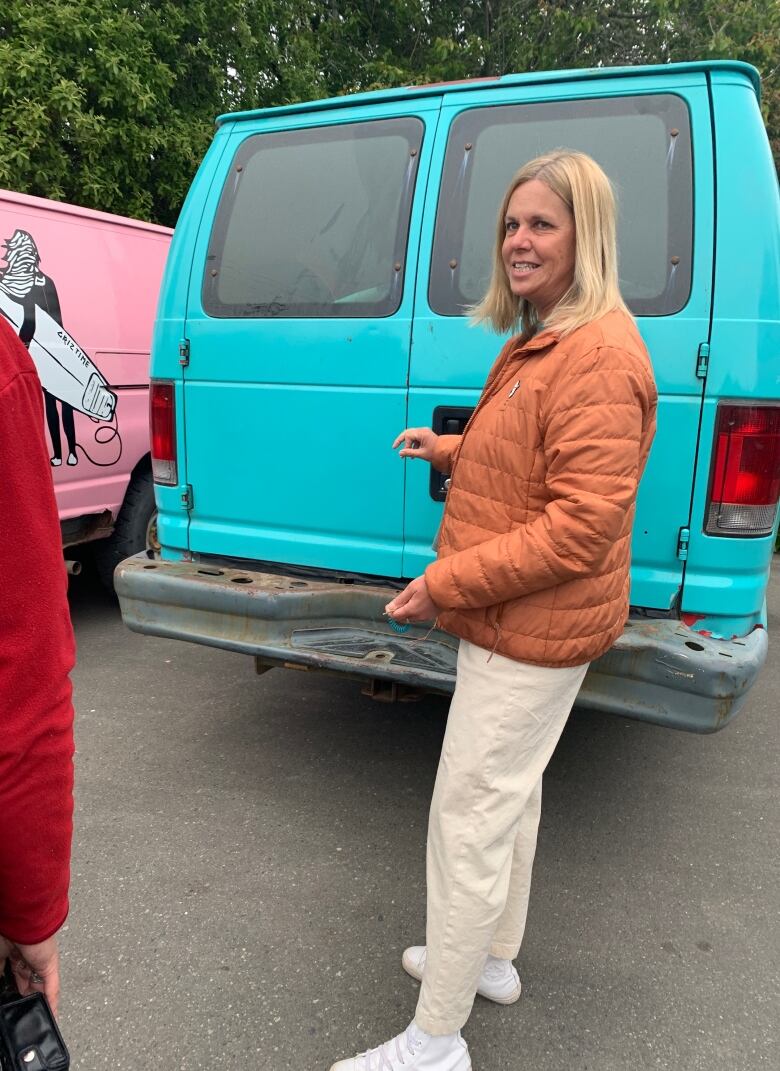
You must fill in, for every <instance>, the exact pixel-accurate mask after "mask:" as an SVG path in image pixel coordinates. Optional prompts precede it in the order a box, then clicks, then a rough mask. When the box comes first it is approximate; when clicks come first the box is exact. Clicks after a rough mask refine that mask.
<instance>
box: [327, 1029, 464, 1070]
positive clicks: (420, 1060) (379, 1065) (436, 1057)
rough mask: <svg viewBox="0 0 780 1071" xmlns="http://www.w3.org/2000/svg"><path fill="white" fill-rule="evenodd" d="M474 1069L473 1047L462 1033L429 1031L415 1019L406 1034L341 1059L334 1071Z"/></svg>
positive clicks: (334, 1066) (332, 1068)
mask: <svg viewBox="0 0 780 1071" xmlns="http://www.w3.org/2000/svg"><path fill="white" fill-rule="evenodd" d="M401 1068H404V1069H407V1068H408V1069H409V1071H471V1058H470V1057H469V1047H468V1045H467V1044H466V1042H465V1041H464V1040H463V1038H462V1037H461V1036H460V1031H458V1032H457V1033H456V1034H446V1035H444V1037H436V1036H434V1035H433V1034H426V1033H425V1031H424V1030H421V1029H420V1028H419V1026H417V1024H416V1023H415V1022H414V1020H412V1022H411V1023H409V1025H408V1026H407V1028H406V1030H404V1032H403V1034H399V1035H398V1037H395V1038H392V1039H391V1040H390V1041H386V1042H385V1043H384V1045H380V1046H379V1047H378V1048H376V1049H370V1050H369V1051H368V1052H362V1053H361V1054H360V1055H359V1056H353V1057H352V1058H351V1059H350V1060H339V1062H338V1063H337V1064H334V1065H333V1067H331V1069H330V1071H401Z"/></svg>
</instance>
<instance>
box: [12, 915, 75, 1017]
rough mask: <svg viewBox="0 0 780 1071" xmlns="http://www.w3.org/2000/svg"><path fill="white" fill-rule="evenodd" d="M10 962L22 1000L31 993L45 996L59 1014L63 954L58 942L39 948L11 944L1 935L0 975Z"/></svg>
mask: <svg viewBox="0 0 780 1071" xmlns="http://www.w3.org/2000/svg"><path fill="white" fill-rule="evenodd" d="M6 959H10V961H11V970H12V971H13V974H14V979H15V980H16V987H17V989H18V990H19V992H20V994H21V995H22V996H23V997H26V996H27V994H28V993H44V994H45V995H46V999H47V1000H48V1002H49V1005H50V1007H51V1010H52V1011H53V1012H54V1014H55V1015H56V1014H57V1003H58V1000H59V996H60V954H59V951H58V949H57V938H56V937H49V938H47V939H46V940H45V941H41V942H40V943H39V944H36V945H23V944H18V943H16V942H14V941H9V940H8V938H7V937H3V935H2V934H0V973H2V971H3V970H4V969H5V961H6Z"/></svg>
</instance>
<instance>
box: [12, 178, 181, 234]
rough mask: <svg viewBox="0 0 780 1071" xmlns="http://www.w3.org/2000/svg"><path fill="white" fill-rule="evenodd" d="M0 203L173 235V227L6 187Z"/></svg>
mask: <svg viewBox="0 0 780 1071" xmlns="http://www.w3.org/2000/svg"><path fill="white" fill-rule="evenodd" d="M0 201H16V202H17V203H18V204H22V205H26V206H28V207H29V208H39V209H45V210H47V211H50V212H59V213H61V214H62V215H64V216H81V217H82V218H84V219H91V220H94V221H95V222H96V223H112V224H114V225H115V226H117V227H132V228H135V229H137V230H144V231H153V232H154V233H156V234H167V235H171V234H173V228H172V227H163V226H162V225H161V224H159V223H150V222H149V221H148V220H145V219H135V218H134V217H133V216H120V215H117V214H115V213H113V212H102V211H101V210H100V209H98V208H85V207H84V206H83V205H73V204H70V203H69V202H68V201H55V200H54V199H53V198H50V197H37V196H36V195H35V194H32V193H19V192H18V191H16V190H7V189H5V187H3V188H0Z"/></svg>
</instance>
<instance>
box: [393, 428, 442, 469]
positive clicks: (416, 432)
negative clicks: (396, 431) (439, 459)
mask: <svg viewBox="0 0 780 1071" xmlns="http://www.w3.org/2000/svg"><path fill="white" fill-rule="evenodd" d="M438 438H439V436H438V435H437V434H436V432H435V431H433V430H432V429H431V428H406V430H405V431H402V432H401V434H400V435H399V436H398V438H397V439H396V440H395V442H394V443H393V449H394V450H396V449H397V448H398V447H399V446H400V445H401V443H403V449H402V450H400V451H399V452H398V456H399V457H419V458H420V459H421V460H422V461H432V460H433V451H434V449H435V448H436V441H437V439H438Z"/></svg>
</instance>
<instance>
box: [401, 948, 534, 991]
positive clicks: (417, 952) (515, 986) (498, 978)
mask: <svg viewBox="0 0 780 1071" xmlns="http://www.w3.org/2000/svg"><path fill="white" fill-rule="evenodd" d="M426 954H427V953H426V948H425V945H412V947H411V948H407V949H406V951H405V952H404V954H403V958H402V959H401V963H402V964H403V968H404V970H405V971H406V973H407V974H411V976H412V978H416V979H417V981H418V982H421V981H422V976H423V971H424V970H425V957H426ZM520 989H521V985H520V977H519V975H518V973H517V971H516V970H515V968H514V965H513V964H512V961H511V960H508V959H496V957H495V956H488V958H487V962H486V963H485V966H484V967H483V968H482V974H481V975H480V977H479V985H478V986H477V992H478V993H479V995H480V996H481V997H486V998H487V1000H493V1001H495V1002H496V1004H514V1003H515V1001H516V1000H519V999H520Z"/></svg>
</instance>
